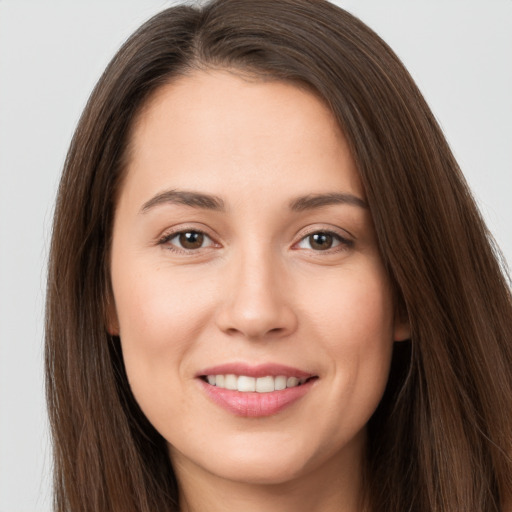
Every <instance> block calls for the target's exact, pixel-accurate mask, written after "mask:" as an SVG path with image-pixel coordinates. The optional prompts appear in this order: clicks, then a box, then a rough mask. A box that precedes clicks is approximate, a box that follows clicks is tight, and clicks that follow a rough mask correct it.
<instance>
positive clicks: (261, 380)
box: [206, 374, 307, 393]
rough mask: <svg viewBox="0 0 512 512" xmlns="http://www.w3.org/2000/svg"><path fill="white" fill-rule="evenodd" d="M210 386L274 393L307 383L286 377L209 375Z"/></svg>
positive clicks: (305, 379) (301, 379)
mask: <svg viewBox="0 0 512 512" xmlns="http://www.w3.org/2000/svg"><path fill="white" fill-rule="evenodd" d="M206 380H207V381H208V384H210V385H212V386H217V387H218V388H224V389H230V390H233V391H234V390H237V391H242V392H244V393H250V392H257V393H270V392H272V391H281V390H283V389H286V388H294V387H296V386H300V385H302V384H304V383H305V382H306V381H307V378H306V377H303V378H299V377H288V378H287V377H285V376H284V375H279V376H277V377H272V376H270V375H268V376H266V377H258V378H255V377H249V376H247V375H239V376H237V375H233V374H228V375H207V376H206Z"/></svg>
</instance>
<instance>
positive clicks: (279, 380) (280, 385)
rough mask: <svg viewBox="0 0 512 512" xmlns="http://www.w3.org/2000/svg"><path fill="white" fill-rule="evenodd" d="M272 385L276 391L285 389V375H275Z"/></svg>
mask: <svg viewBox="0 0 512 512" xmlns="http://www.w3.org/2000/svg"><path fill="white" fill-rule="evenodd" d="M274 387H275V389H276V391H281V389H286V377H285V376H284V375H280V376H279V377H276V380H275V383H274Z"/></svg>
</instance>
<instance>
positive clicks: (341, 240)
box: [158, 229, 354, 255]
mask: <svg viewBox="0 0 512 512" xmlns="http://www.w3.org/2000/svg"><path fill="white" fill-rule="evenodd" d="M186 233H195V234H197V235H201V236H203V237H206V238H208V239H209V240H210V242H211V244H210V245H209V246H207V247H198V248H197V249H186V248H180V247H176V246H175V245H174V244H171V243H170V242H171V240H173V239H175V238H177V237H179V236H180V235H184V234H186ZM319 234H322V235H327V236H331V237H332V238H333V239H334V240H335V241H336V242H338V244H337V245H335V246H334V247H329V248H328V249H324V250H315V249H307V250H311V251H313V252H315V253H319V254H322V253H324V254H333V253H337V252H341V251H346V250H348V249H351V248H352V247H353V246H354V241H353V240H349V239H347V238H345V237H343V236H341V235H340V234H339V233H336V232H334V231H332V230H328V229H316V230H314V231H310V232H309V233H306V234H305V235H303V236H302V238H301V239H300V240H299V241H298V242H297V243H295V244H294V246H297V245H299V244H301V243H302V242H304V241H305V240H307V239H308V238H309V237H311V236H313V235H319ZM158 245H165V246H166V249H167V250H169V251H171V252H174V253H178V254H186V255H193V253H195V252H197V251H198V250H200V249H207V248H209V247H215V246H216V245H217V246H218V244H216V242H214V240H213V239H212V237H210V236H209V235H208V234H207V233H206V232H204V231H202V230H200V229H182V230H180V231H174V232H172V233H168V234H166V235H164V236H163V237H162V238H160V239H159V240H158Z"/></svg>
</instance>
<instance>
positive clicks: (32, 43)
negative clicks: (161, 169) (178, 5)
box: [0, 0, 512, 512]
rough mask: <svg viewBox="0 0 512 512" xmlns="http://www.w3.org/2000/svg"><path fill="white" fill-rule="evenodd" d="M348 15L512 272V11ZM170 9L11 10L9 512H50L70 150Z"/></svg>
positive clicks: (0, 396) (2, 373) (1, 260)
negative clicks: (59, 203) (368, 30)
mask: <svg viewBox="0 0 512 512" xmlns="http://www.w3.org/2000/svg"><path fill="white" fill-rule="evenodd" d="M255 1H257V0H255ZM337 3H338V4H339V5H341V6H343V7H345V8H347V9H348V10H349V11H351V12H353V13H354V14H356V15H357V16H359V17H360V18H361V19H362V20H363V21H365V22H366V23H368V24H369V25H370V26H371V27H372V28H374V29H375V30H376V31H377V32H378V33H379V34H380V35H381V36H382V37H383V38H384V39H385V40H386V41H387V42H388V43H389V44H390V45H391V47H392V48H393V49H394V50H395V51H396V52H397V53H398V55H399V56H400V57H401V58H402V60H403V61H404V63H405V64H406V66H407V67H408V69H409V70H410V72H411V74H412V75H413V77H414V78H415V79H416V81H417V83H418V85H419V86H420V88H421V89H422V91H423V93H424V95H425V96H426V99H427V101H428V102H429V103H430V105H431V107H432V109H433V111H434V113H435V115H436V117H437V118H438V120H439V122H440V123H441V125H442V127H443V129H444V130H445V134H446V136H447V138H448V140H449V142H450V144H451V145H452V149H453V150H454V153H455V155H456V157H457V158H458V160H459V163H460V164H461V166H462V169H463V171H464V173H465V174H466V176H467V179H468V181H469V183H470V185H471V187H472V188H473V191H474V193H475V196H476V198H477V200H478V203H479V205H480V207H481V210H482V212H483V214H484V216H485V218H486V220H487V222H488V224H489V227H490V228H491V231H492V232H493V233H494V235H495V237H496V239H497V241H498V243H499V244H500V245H501V246H502V249H503V251H504V253H505V256H506V258H507V260H508V261H509V263H511V262H512V230H511V229H510V228H509V224H510V222H511V221H512V204H511V198H510V196H511V192H512V65H511V64H512V58H511V57H512V0H481V1H471V0H402V1H397V0H394V1H392V0H352V1H351V0H346V1H343V0H340V1H338V2H337ZM169 5H171V2H166V1H162V0H159V1H156V0H122V1H120V0H116V1H114V0H110V1H103V2H100V1H98V0H96V1H92V2H91V1H88V2H87V3H86V2H85V1H77V2H66V1H64V0H62V1H55V0H52V1H50V0H48V1H44V0H40V1H35V0H34V1H29V0H0V512H29V511H30V512H46V511H49V510H50V508H51V507H50V504H51V491H50V479H51V477H50V474H51V460H50V457H49V455H50V447H49V441H48V435H47V426H46V416H45V415H46V413H45V406H44V396H43V380H42V343H43V341H42V338H43V336H42V333H43V309H44V287H45V284H44V276H45V265H46V258H47V248H48V245H49V225H50V222H51V215H52V208H53V201H54V197H55V191H56V186H57V183H58V178H59V173H60V170H61V168H62V164H63V162H64V157H65V153H66V150H67V146H68V144H69V142H70V138H71V135H72V132H73V129H74V126H75V125H76V122H77V120H78V117H79V115H80V112H81V110H82V108H83V107H84V105H85V102H86V99H87V97H88V95H89V93H90V91H91V89H92V87H93V85H94V83H95V81H96V80H97V79H98V77H99V75H100V73H101V71H102V70H103V68H104V67H105V65H106V64H107V62H108V61H109V59H110V58H111V57H112V55H113V54H114V52H115V50H116V49H117V48H118V47H119V45H120V44H121V43H122V42H123V40H124V39H125V38H126V37H127V36H128V35H129V34H130V33H131V32H132V31H133V30H134V29H135V28H136V27H137V26H138V25H139V24H140V23H141V22H142V21H144V20H146V19H147V18H148V17H150V16H151V15H152V14H154V13H156V12H158V11H159V10H161V9H162V8H164V7H167V6H169Z"/></svg>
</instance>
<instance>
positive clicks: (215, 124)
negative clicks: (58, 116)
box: [109, 71, 407, 483]
mask: <svg viewBox="0 0 512 512" xmlns="http://www.w3.org/2000/svg"><path fill="white" fill-rule="evenodd" d="M111 255H112V256H111V273H112V286H113V295H114V303H115V312H111V318H110V326H109V327H110V330H111V331H112V332H113V333H119V335H120V338H121V344H122V351H123V357H124V362H125V365H126V371H127V374H128V379H129V382H130V386H131V389H132V391H133V394H134V396H135V398H136V400H137V402H138V403H139V405H140V407H141V409H142V410H143V412H144V413H145V415H146V416H147V418H148V419H149V421H150V422H151V423H152V424H153V425H154V427H155V428H156V430H158V432H160V434H161V435H162V436H163V437H164V438H165V439H166V440H167V442H168V445H169V450H170V455H171V459H172V460H173V463H174V465H175V467H176V470H177V472H178V476H179V474H180V471H183V472H184V471H189V472H192V473H193V472H196V473H197V474H199V473H200V472H205V471H206V472H208V473H209V474H213V475H216V476H217V477H220V478H226V479H230V480H237V481H244V482H252V483H276V482H284V481H290V480H292V479H294V478H297V477H299V476H300V475H304V474H307V473H308V472H312V471H317V472H318V471H320V472H322V471H326V472H327V471H331V470H332V469H333V468H335V467H338V468H339V467H343V466H344V465H345V466H346V467H354V464H357V463H358V461H360V459H361V457H362V453H363V447H364V438H365V424H366V422H367V421H368V419H369V417H370V416H371V414H372V413H373V411H374V410H375V408H376V406H377V404H378V402H379V400H380V398H381V396H382V393H383V391H384V388H385V385H386V381H387V376H388V370H389V364H390V356H391V351H392V345H393V340H398V339H403V338H405V337H406V336H407V326H406V325H403V324H401V323H399V322H398V321H396V318H395V309H394V304H393V300H392V293H391V288H390V283H389V281H388V278H387V275H386V273H385V271H384V268H383V264H382V261H381V258H380V256H379V252H378V250H377V241H376V235H375V232H374V228H373V225H372V218H371V216H370V212H369V210H368V208H367V205H366V202H365V194H364V190H363V188H362V185H361V182H360V180H359V178H358V174H357V172H356V168H355V165H354V161H353V159H352V157H351V155H350V152H349V150H348V147H347V143H346V141H345V139H344V137H343V134H342V133H341V132H340V130H339V128H338V127H337V125H336V123H335V121H334V119H333V117H332V115H331V113H330V111H329V110H328V109H327V108H326V107H325V106H324V104H323V103H322V102H320V101H319V100H318V99H317V98H316V97H315V96H314V95H312V94H311V93H309V92H306V91H304V90H301V89H299V88H297V87H296V86H293V85H290V84H286V83H280V82H269V81H266V82H264V81H258V80H249V79H247V78H245V79H244V78H241V77H240V76H238V75H236V74H235V73H229V72H227V71H226V72H221V71H211V72H205V71H201V72H199V71H197V72H194V73H192V74H190V75H188V76H186V77H182V78H179V79H178V80H177V81H175V82H173V83H172V84H169V85H166V86H164V87H162V88H161V89H160V90H159V91H158V92H157V94H156V95H155V96H154V97H153V98H152V99H151V101H150V102H149V104H148V105H147V106H146V108H145V109H144V110H143V112H142V113H141V115H140V116H139V118H138V120H137V122H136V124H135V127H134V131H133V139H132V146H131V152H130V161H129V164H128V168H127V175H126V179H125V181H124V183H123V186H122V190H121V193H120V197H119V201H118V204H117V209H116V213H115V221H114V231H113V243H112V253H111ZM208 376H209V377H208ZM208 379H209V380H210V382H211V383H213V382H214V381H215V382H216V385H213V384H211V383H208ZM284 386H288V387H285V388H284V389H282V388H283V387H284ZM233 387H234V388H235V389H229V388H233ZM272 390H273V391H272Z"/></svg>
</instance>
